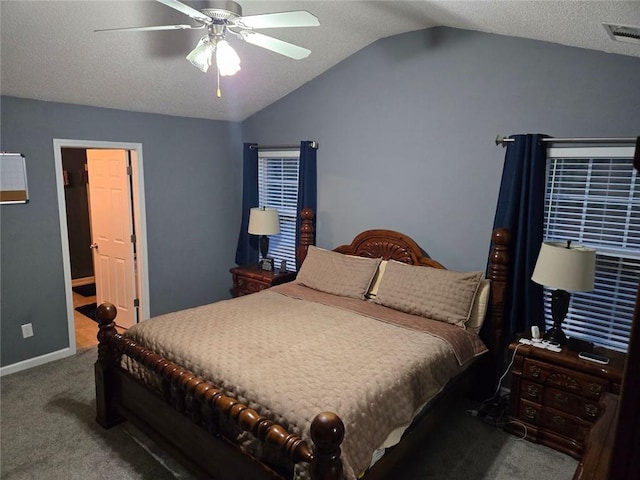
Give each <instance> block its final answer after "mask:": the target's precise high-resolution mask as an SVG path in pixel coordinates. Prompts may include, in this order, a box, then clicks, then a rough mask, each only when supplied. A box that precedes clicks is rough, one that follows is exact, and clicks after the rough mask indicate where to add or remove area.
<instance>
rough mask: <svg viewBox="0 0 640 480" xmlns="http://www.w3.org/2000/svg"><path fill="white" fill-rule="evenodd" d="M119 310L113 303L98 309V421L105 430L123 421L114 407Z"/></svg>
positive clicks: (100, 306) (96, 373) (96, 379)
mask: <svg viewBox="0 0 640 480" xmlns="http://www.w3.org/2000/svg"><path fill="white" fill-rule="evenodd" d="M117 314H118V310H117V309H116V307H115V305H113V304H111V303H101V304H100V305H99V306H98V308H96V319H97V320H98V323H99V325H100V330H99V331H98V342H99V343H98V360H97V361H96V363H95V365H94V369H95V381H96V421H97V422H98V423H99V424H100V425H101V426H102V427H104V428H110V427H112V426H114V425H116V424H117V423H120V422H121V421H122V417H120V415H119V414H118V413H117V411H116V410H115V407H114V402H113V395H114V392H115V391H116V388H115V385H114V377H113V368H114V366H115V363H116V362H117V361H118V358H119V355H117V354H116V352H115V349H114V346H113V343H112V340H113V338H114V337H115V336H116V335H117V334H118V332H117V330H116V324H115V323H114V320H115V318H116V315H117Z"/></svg>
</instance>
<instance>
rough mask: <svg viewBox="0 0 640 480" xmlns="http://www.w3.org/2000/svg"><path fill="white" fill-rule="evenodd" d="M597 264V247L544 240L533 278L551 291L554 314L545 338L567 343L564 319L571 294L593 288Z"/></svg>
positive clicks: (552, 313) (563, 343)
mask: <svg viewBox="0 0 640 480" xmlns="http://www.w3.org/2000/svg"><path fill="white" fill-rule="evenodd" d="M595 268H596V251H595V250H594V249H592V248H587V247H584V246H581V245H571V241H570V240H569V241H567V242H544V243H543V244H542V246H541V247H540V253H539V255H538V261H537V262H536V266H535V268H534V270H533V275H532V276H531V280H533V281H534V282H536V283H538V284H540V285H544V286H545V287H548V288H555V290H554V291H553V292H552V293H551V317H552V318H553V327H552V328H551V329H549V330H548V331H547V332H546V333H545V334H544V335H543V338H544V339H545V340H550V341H553V342H558V343H559V344H560V345H566V343H567V336H566V335H565V333H564V332H563V331H562V327H561V325H562V322H563V320H564V319H565V317H566V315H567V312H568V311H569V302H570V300H571V295H570V294H569V292H567V290H571V291H574V292H588V291H591V290H593V284H594V280H595Z"/></svg>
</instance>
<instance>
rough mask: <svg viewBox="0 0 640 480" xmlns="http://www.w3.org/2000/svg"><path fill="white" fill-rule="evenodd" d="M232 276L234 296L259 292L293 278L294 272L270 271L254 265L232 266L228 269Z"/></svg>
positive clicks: (294, 276)
mask: <svg viewBox="0 0 640 480" xmlns="http://www.w3.org/2000/svg"><path fill="white" fill-rule="evenodd" d="M229 271H230V272H231V274H232V276H233V288H232V290H231V291H232V293H233V296H234V297H240V296H243V295H249V294H251V293H256V292H260V291H262V290H264V289H266V288H270V287H273V286H275V285H280V284H282V283H286V282H290V281H292V280H295V278H296V273H295V272H272V271H269V270H263V269H262V268H259V267H258V266H256V265H250V266H243V267H234V268H231V269H230V270H229Z"/></svg>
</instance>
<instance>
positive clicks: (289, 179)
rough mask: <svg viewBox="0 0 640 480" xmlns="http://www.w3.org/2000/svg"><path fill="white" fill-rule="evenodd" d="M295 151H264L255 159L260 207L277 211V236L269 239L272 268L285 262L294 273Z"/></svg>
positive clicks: (296, 182) (296, 194) (296, 195)
mask: <svg viewBox="0 0 640 480" xmlns="http://www.w3.org/2000/svg"><path fill="white" fill-rule="evenodd" d="M299 166H300V152H299V151H298V150H290V151H289V150H285V151H265V152H260V153H259V155H258V198H259V202H260V206H262V207H271V208H276V209H277V210H278V214H279V215H280V234H279V235H272V236H270V237H269V256H270V257H272V258H273V259H274V266H275V268H276V269H277V268H279V267H280V262H281V261H282V260H286V262H287V270H293V271H295V269H296V215H297V209H298V177H299Z"/></svg>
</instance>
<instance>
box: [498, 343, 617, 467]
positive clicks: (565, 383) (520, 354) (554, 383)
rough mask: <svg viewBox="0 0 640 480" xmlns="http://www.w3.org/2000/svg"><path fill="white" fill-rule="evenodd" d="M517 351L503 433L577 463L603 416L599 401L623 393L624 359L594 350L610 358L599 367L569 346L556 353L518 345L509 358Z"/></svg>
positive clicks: (598, 349)
mask: <svg viewBox="0 0 640 480" xmlns="http://www.w3.org/2000/svg"><path fill="white" fill-rule="evenodd" d="M516 349H517V350H516ZM514 351H515V357H514V361H513V366H512V367H511V395H510V403H509V420H510V422H509V423H508V424H507V426H506V427H505V429H506V430H507V431H509V432H511V433H513V434H515V435H519V436H522V435H524V434H525V433H526V438H527V440H531V441H533V442H536V443H541V444H543V445H546V446H548V447H551V448H553V449H555V450H559V451H561V452H564V453H567V454H569V455H571V456H572V457H574V458H576V459H578V460H579V459H580V458H581V457H582V454H583V452H584V443H585V440H586V438H587V435H588V434H589V430H590V429H591V426H592V425H593V423H594V422H595V421H596V420H597V418H598V416H599V414H600V410H601V408H602V407H601V404H600V397H601V396H602V395H604V394H605V393H607V392H611V393H615V394H619V393H620V385H621V383H622V372H623V370H624V362H625V356H626V355H625V354H624V353H620V352H615V351H612V350H607V349H605V348H600V347H595V348H594V349H593V353H597V354H599V355H604V356H606V357H609V358H610V362H609V364H607V365H601V364H598V363H594V362H589V361H587V360H582V359H580V358H578V352H574V351H571V350H569V349H568V348H567V347H566V346H565V347H563V348H562V352H558V353H556V352H551V351H549V350H545V349H541V348H537V347H533V346H531V345H523V344H520V343H518V342H514V343H512V344H511V345H509V353H510V355H514ZM523 425H524V427H526V432H525V428H523Z"/></svg>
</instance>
